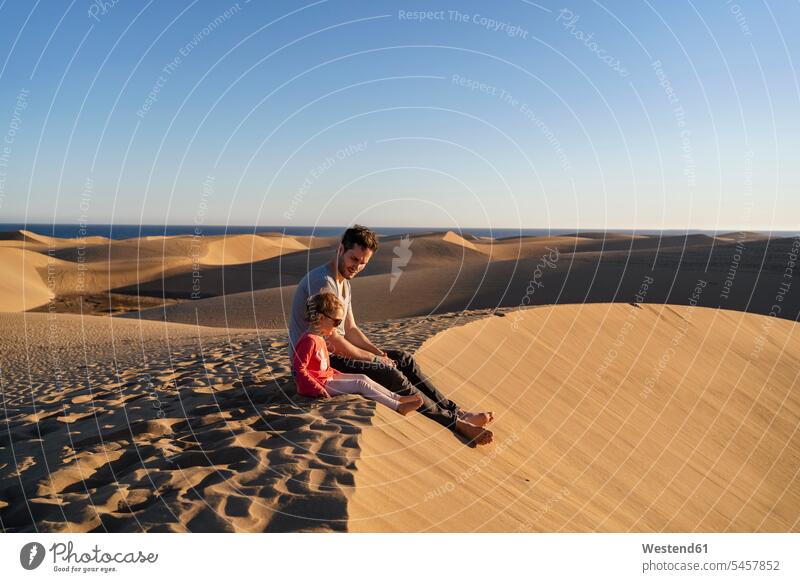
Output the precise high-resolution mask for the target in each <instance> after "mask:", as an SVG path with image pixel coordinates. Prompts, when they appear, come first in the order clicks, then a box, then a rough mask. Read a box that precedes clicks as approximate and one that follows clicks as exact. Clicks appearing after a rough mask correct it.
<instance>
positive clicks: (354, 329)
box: [344, 304, 384, 359]
mask: <svg viewBox="0 0 800 582" xmlns="http://www.w3.org/2000/svg"><path fill="white" fill-rule="evenodd" d="M344 337H345V339H346V340H347V341H348V342H349V343H350V344H351V345H353V346H354V347H356V348H359V349H362V350H364V351H365V352H368V353H369V354H370V356H369V357H370V359H372V356H383V355H384V353H383V351H381V350H379V349H378V348H377V347H376V346H375V344H373V343H372V342H371V341H369V338H368V337H367V336H365V335H364V332H363V331H361V330H360V329H359V327H358V326H357V325H356V318H355V316H354V315H353V306H352V304H351V305H350V309H348V310H347V314H346V315H345V318H344Z"/></svg>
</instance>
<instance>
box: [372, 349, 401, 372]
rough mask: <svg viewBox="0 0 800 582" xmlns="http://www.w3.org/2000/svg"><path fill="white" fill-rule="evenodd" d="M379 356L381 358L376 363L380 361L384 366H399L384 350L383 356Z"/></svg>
mask: <svg viewBox="0 0 800 582" xmlns="http://www.w3.org/2000/svg"><path fill="white" fill-rule="evenodd" d="M378 358H379V361H378V362H376V363H379V364H381V365H383V366H387V367H389V368H396V367H397V362H395V361H394V360H393V359H392V358H390V357H389V356H387V355H386V352H383V355H382V356H378Z"/></svg>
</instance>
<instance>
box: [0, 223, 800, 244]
mask: <svg viewBox="0 0 800 582" xmlns="http://www.w3.org/2000/svg"><path fill="white" fill-rule="evenodd" d="M346 228H347V226H344V225H342V226H278V225H273V226H244V225H224V224H219V225H217V224H204V225H194V224H169V225H163V224H141V225H140V224H80V223H55V224H53V223H17V222H9V223H0V234H2V233H9V232H17V231H20V230H27V231H30V232H32V233H35V234H39V235H45V236H54V237H58V238H79V237H86V236H102V237H106V238H109V239H112V240H124V239H129V238H138V237H146V236H180V235H192V234H199V235H206V236H214V235H222V234H234V235H236V234H268V233H283V234H286V235H290V236H324V237H327V236H337V235H339V234H341V233H342V232H343V231H344V230H345V229H346ZM370 228H372V230H374V231H375V232H376V233H377V234H378V235H380V236H398V235H404V234H424V233H432V232H445V231H453V232H457V233H459V234H462V235H472V236H477V237H481V238H494V239H502V238H509V237H514V236H563V235H569V234H580V233H602V232H604V233H609V234H644V235H662V236H676V235H693V234H705V235H711V236H713V235H719V234H725V233H729V232H741V231H746V232H753V233H758V234H763V235H770V236H772V237H773V238H782V237H794V236H800V231H789V230H759V229H736V228H730V229H691V228H690V229H677V228H665V229H635V228H606V229H604V228H575V227H573V228H486V227H457V226H438V227H381V226H377V227H370Z"/></svg>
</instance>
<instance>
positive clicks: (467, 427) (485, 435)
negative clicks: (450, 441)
mask: <svg viewBox="0 0 800 582" xmlns="http://www.w3.org/2000/svg"><path fill="white" fill-rule="evenodd" d="M456 432H457V433H458V434H460V435H461V436H463V437H464V438H466V439H468V440H469V441H470V442H471V443H475V444H476V445H488V444H489V443H491V442H492V439H493V438H494V435H493V434H492V431H490V430H487V429H485V428H482V427H480V426H475V425H474V424H470V423H469V422H466V421H464V420H461V419H460V418H459V419H458V420H456Z"/></svg>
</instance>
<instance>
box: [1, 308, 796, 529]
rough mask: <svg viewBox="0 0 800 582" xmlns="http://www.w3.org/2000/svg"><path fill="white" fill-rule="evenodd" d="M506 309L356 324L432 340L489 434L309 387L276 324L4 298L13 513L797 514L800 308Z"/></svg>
mask: <svg viewBox="0 0 800 582" xmlns="http://www.w3.org/2000/svg"><path fill="white" fill-rule="evenodd" d="M497 314H498V315H503V317H498V316H490V317H487V315H490V314H489V312H487V311H473V312H465V313H462V314H456V313H450V314H441V315H434V316H428V317H419V318H412V319H400V320H392V321H381V322H377V323H373V324H364V325H363V328H364V329H365V331H366V332H367V333H368V335H369V336H370V337H371V338H373V340H374V341H376V343H378V345H381V346H384V347H387V348H389V347H403V348H405V349H409V350H412V351H413V350H415V349H417V347H418V346H420V345H422V348H421V349H420V350H419V352H418V359H419V361H420V363H421V364H422V366H423V369H424V370H425V371H426V373H428V374H429V375H430V376H431V377H432V378H433V379H434V381H435V382H436V383H437V384H438V385H439V386H440V387H441V388H442V389H443V390H445V391H446V392H447V393H448V394H450V395H451V396H453V397H454V398H455V399H456V400H457V401H458V402H460V403H461V404H462V405H464V406H467V407H470V408H491V409H493V410H494V411H495V413H496V417H497V418H496V421H495V423H494V425H493V429H494V430H495V435H496V441H495V444H494V445H492V446H491V447H489V448H486V447H481V448H476V449H473V448H469V447H466V446H465V445H464V444H462V443H461V442H460V441H459V440H458V439H456V438H455V437H454V436H453V435H452V434H451V433H449V432H447V431H444V430H441V429H440V427H439V426H438V425H436V424H435V423H433V422H431V421H429V420H427V419H425V418H424V417H422V416H419V415H412V416H409V417H406V418H402V417H399V416H398V415H397V414H395V413H392V412H390V411H388V410H385V409H382V408H376V407H375V405H374V404H373V403H371V402H367V401H364V400H362V399H360V398H358V397H337V398H334V399H331V400H327V401H324V402H323V401H315V400H308V399H304V398H299V397H297V396H295V389H294V385H293V382H292V380H291V376H290V374H289V363H288V359H287V355H286V335H285V332H284V331H282V330H261V331H260V332H258V333H255V332H252V331H248V330H243V329H235V328H229V329H222V328H208V327H202V326H200V327H198V326H194V325H191V326H190V325H186V326H184V325H176V324H167V325H165V324H163V323H160V322H148V321H131V320H125V319H119V318H96V317H78V316H71V315H49V314H0V326H2V328H3V329H4V330H5V333H4V334H3V335H2V336H0V370H2V376H0V381H1V382H2V388H3V394H4V416H5V418H4V419H3V420H4V422H7V426H8V427H9V428H10V430H8V431H4V433H3V434H2V435H0V450H2V451H3V452H4V453H6V454H5V455H4V456H3V459H4V460H3V461H2V462H0V521H1V522H2V524H3V528H4V529H6V530H7V531H33V530H34V529H36V530H38V531H301V530H302V531H628V530H632V531H661V530H667V531H681V530H690V531H726V530H729V531H798V529H799V528H800V523H798V520H797V515H798V507H800V497H799V496H798V495H797V492H796V487H795V486H794V484H795V483H796V479H797V475H798V467H800V449H799V448H798V447H799V446H800V440H799V439H798V434H797V430H796V429H797V426H798V425H800V401H798V399H797V394H796V391H794V392H793V391H792V386H793V385H794V384H795V383H796V375H797V370H798V369H800V360H798V356H797V354H798V353H800V344H799V342H800V339H798V338H800V336H798V335H797V333H796V331H795V330H796V324H794V323H791V322H786V321H782V320H778V319H775V318H766V317H762V316H756V315H748V314H741V313H736V312H730V311H721V310H711V309H704V308H690V307H681V306H671V305H664V306H653V305H643V306H640V307H633V306H629V305H606V304H596V305H575V306H555V307H538V308H533V309H527V310H524V311H522V312H519V311H517V310H513V309H505V310H500V311H497ZM23 318H25V323H24V324H23V322H22V319H23ZM437 332H440V333H438V335H434V334H437ZM426 339H427V341H426ZM423 342H425V343H424V344H423ZM674 342H676V344H675V343H674ZM671 347H674V350H675V351H674V353H672V352H669V351H668V350H669V349H670V348H671ZM612 350H613V351H612ZM23 354H25V356H23ZM665 354H669V355H668V356H667V355H665ZM660 362H663V366H661V365H660ZM652 378H654V381H649V380H648V379H652ZM646 387H647V388H646ZM31 395H35V397H34V401H35V406H34V403H33V402H32V400H31ZM12 451H13V453H12ZM22 499H27V503H22V502H21V500H22Z"/></svg>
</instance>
